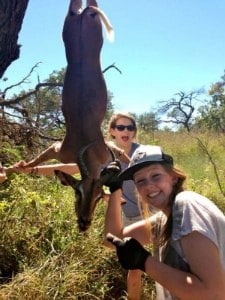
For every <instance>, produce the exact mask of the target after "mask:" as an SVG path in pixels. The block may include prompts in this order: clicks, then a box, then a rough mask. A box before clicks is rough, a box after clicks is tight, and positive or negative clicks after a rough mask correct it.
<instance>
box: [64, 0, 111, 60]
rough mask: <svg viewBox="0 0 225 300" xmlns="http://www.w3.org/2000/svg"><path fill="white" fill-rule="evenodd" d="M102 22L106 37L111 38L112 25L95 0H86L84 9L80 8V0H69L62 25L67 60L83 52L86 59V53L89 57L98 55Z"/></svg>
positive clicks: (78, 56)
mask: <svg viewBox="0 0 225 300" xmlns="http://www.w3.org/2000/svg"><path fill="white" fill-rule="evenodd" d="M102 23H103V24H104V25H105V28H106V32H107V35H108V37H109V38H110V39H113V29H112V26H111V25H110V23H109V20H108V19H107V17H106V16H105V14H104V13H103V12H102V11H101V10H100V9H99V8H98V5H97V2H96V1H95V0H87V3H86V8H85V9H83V8H82V1H81V0H71V1H70V6H69V11H68V14H67V16H66V19H65V22H64V27H63V40H64V43H65V48H66V55H67V60H68V61H70V62H71V61H73V59H80V58H81V57H82V56H83V55H84V53H85V57H86V59H87V58H88V55H89V56H90V57H97V56H98V55H99V53H100V50H101V47H102V43H103V36H102ZM78 45H79V46H78Z"/></svg>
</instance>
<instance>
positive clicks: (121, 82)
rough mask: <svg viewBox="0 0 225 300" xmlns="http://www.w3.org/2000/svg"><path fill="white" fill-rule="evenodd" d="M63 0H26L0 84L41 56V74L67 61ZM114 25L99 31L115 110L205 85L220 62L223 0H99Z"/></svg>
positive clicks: (224, 36) (219, 70)
mask: <svg viewBox="0 0 225 300" xmlns="http://www.w3.org/2000/svg"><path fill="white" fill-rule="evenodd" d="M68 4H69V0H68V1H67V0H60V1H59V0H57V1H55V0H38V1H37V0H30V3H29V5H28V9H27V11H26V15H25V18H24V22H23V27H22V30H21V32H20V35H19V43H20V44H21V45H22V47H21V54H20V59H19V60H17V61H15V62H14V63H13V64H11V66H10V67H9V68H8V70H7V71H6V73H5V74H4V76H5V77H7V78H8V81H7V82H6V83H2V82H0V84H1V86H0V89H2V88H4V87H5V86H6V85H9V84H14V83H16V82H18V81H20V80H21V78H23V77H25V76H26V75H27V73H28V72H29V71H30V69H31V67H32V66H33V65H34V64H35V63H37V62H39V61H41V62H42V63H41V64H40V65H39V68H38V69H37V70H36V71H35V73H34V75H33V77H32V79H31V81H30V83H28V84H26V85H23V86H22V87H21V88H24V89H28V88H32V87H34V86H35V84H36V83H37V76H39V77H40V80H41V81H43V80H45V79H46V78H48V75H49V74H50V73H52V71H53V70H60V69H61V68H62V67H64V66H65V65H66V60H65V54H64V45H63V42H62V38H61V31H62V26H63V22H64V18H65V15H66V13H67V9H68ZM98 4H99V7H100V8H101V9H102V10H103V11H104V12H105V13H106V15H107V16H108V18H109V19H110V21H111V24H112V25H113V27H114V30H115V41H114V43H110V42H109V41H108V40H106V39H105V41H104V45H103V49H102V54H101V61H102V68H103V69H104V68H106V67H107V66H109V65H110V64H112V63H115V65H116V66H117V67H118V68H119V69H120V70H121V71H122V75H121V74H119V73H118V72H117V71H116V70H114V69H111V70H109V71H108V72H106V73H105V80H106V84H107V88H108V90H110V91H111V92H112V93H113V95H114V98H113V104H114V106H115V109H116V110H118V111H119V110H120V111H129V112H135V113H144V112H149V111H151V109H153V108H154V107H155V106H157V103H158V101H162V100H167V99H170V98H171V97H173V96H174V94H175V93H177V92H179V91H184V92H190V91H193V90H197V89H199V88H205V89H206V90H207V89H208V88H209V86H210V84H212V83H214V82H216V81H219V80H220V77H221V76H222V75H223V72H224V69H225V62H224V49H225V31H224V14H225V1H223V0H222V1H221V0H214V1H212V0H161V1H156V0H139V1H134V0H132V1H129V2H128V1H127V0H111V1H109V0H99V1H98Z"/></svg>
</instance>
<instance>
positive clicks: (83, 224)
mask: <svg viewBox="0 0 225 300" xmlns="http://www.w3.org/2000/svg"><path fill="white" fill-rule="evenodd" d="M77 223H78V228H79V230H80V231H82V232H84V231H87V230H88V228H89V227H90V225H91V221H88V220H83V219H79V220H78V221H77Z"/></svg>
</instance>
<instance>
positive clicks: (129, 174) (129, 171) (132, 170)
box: [119, 159, 164, 180]
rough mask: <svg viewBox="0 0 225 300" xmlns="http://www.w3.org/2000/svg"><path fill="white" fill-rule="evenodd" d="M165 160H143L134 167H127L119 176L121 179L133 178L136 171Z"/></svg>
mask: <svg viewBox="0 0 225 300" xmlns="http://www.w3.org/2000/svg"><path fill="white" fill-rule="evenodd" d="M163 161H164V160H163V159H162V160H157V161H143V162H141V163H139V164H136V165H134V166H132V167H129V168H127V169H126V170H124V171H123V172H121V173H120V175H119V178H120V179H121V180H133V175H134V173H136V172H137V171H138V170H140V169H142V168H144V167H147V166H149V165H152V164H156V163H162V162H163Z"/></svg>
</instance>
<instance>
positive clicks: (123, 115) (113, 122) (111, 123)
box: [108, 113, 137, 139]
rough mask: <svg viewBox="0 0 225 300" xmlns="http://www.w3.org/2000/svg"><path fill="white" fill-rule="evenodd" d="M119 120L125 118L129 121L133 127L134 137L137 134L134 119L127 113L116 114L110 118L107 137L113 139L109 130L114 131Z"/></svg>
mask: <svg viewBox="0 0 225 300" xmlns="http://www.w3.org/2000/svg"><path fill="white" fill-rule="evenodd" d="M121 118H126V119H129V120H130V121H131V123H132V125H134V127H135V135H136V133H137V124H136V120H135V118H134V117H133V116H132V115H131V114H129V113H116V114H113V115H112V117H111V119H110V121H109V126H108V134H109V137H111V138H113V139H114V138H115V137H114V136H113V135H111V132H110V129H111V128H113V129H114V128H115V127H116V125H117V121H118V120H119V119H121ZM135 135H134V136H135Z"/></svg>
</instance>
